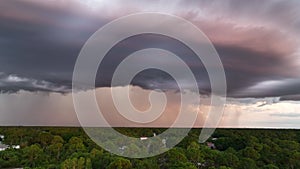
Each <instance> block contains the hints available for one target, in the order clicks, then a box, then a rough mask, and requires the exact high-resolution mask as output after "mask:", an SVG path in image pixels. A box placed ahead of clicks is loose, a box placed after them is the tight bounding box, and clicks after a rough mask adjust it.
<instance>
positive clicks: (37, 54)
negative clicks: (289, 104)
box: [0, 0, 300, 98]
mask: <svg viewBox="0 0 300 169" xmlns="http://www.w3.org/2000/svg"><path fill="white" fill-rule="evenodd" d="M121 4H122V5H121ZM166 4H168V5H166ZM170 4H172V5H170ZM1 7H2V8H1V11H0V20H1V26H0V34H1V38H0V44H1V45H0V72H3V74H5V76H4V75H2V77H3V78H1V79H0V90H1V91H2V92H16V91H19V90H28V91H50V92H61V93H65V92H68V91H70V89H71V83H72V81H71V77H72V71H73V67H74V63H75V61H76V58H77V55H78V53H79V51H80V49H81V47H82V45H83V44H84V42H85V41H86V40H87V39H88V38H89V37H90V36H91V35H92V34H93V32H95V31H96V30H97V29H98V28H100V27H101V26H103V25H104V24H106V23H108V22H109V21H111V20H113V19H115V18H117V17H119V16H122V15H124V14H130V13H134V12H143V11H157V12H165V13H170V14H174V15H178V16H181V17H183V18H186V19H187V20H189V21H191V22H192V23H194V24H195V25H196V26H198V27H199V28H200V29H201V30H202V31H203V32H204V33H205V34H206V35H207V36H208V37H209V39H210V40H211V41H212V43H213V44H214V45H215V47H216V49H217V51H218V53H219V55H220V57H221V60H222V62H223V64H224V68H225V71H226V72H225V73H226V76H227V83H228V94H229V96H231V97H274V96H282V97H284V98H292V97H285V95H295V94H299V90H298V88H299V80H300V77H299V73H298V72H299V66H300V59H299V53H300V52H299V49H300V45H299V40H298V39H299V38H298V37H299V35H300V19H299V18H300V12H299V11H300V10H299V8H300V5H299V2H298V1H279V0H276V1H271V0H267V1H263V2H262V1H251V2H250V1H237V0H226V1H205V0H202V1H189V2H186V1H176V2H175V1H172V2H166V1H156V2H148V1H131V2H130V3H127V4H125V6H124V3H121V2H119V1H110V2H106V3H100V2H97V1H96V0H91V1H87V2H85V1H81V0H77V1H72V2H67V1H56V0H51V1H47V2H40V1H34V0H30V1H26V2H25V1H14V0H4V1H2V2H1ZM254 11H255V12H254ZM146 47H158V48H163V49H167V50H170V51H171V52H173V53H175V54H178V55H179V56H180V57H181V58H182V59H183V60H184V61H185V62H186V63H187V64H188V65H189V66H190V67H191V68H192V70H193V72H194V73H195V75H196V77H197V81H198V83H199V88H200V91H202V92H203V93H208V92H209V90H210V89H209V88H210V87H209V86H210V85H209V81H208V78H207V75H206V71H205V69H204V67H203V65H202V63H201V62H199V61H196V60H195V59H193V56H192V55H193V53H192V52H191V51H190V50H189V49H187V48H186V47H185V46H184V45H182V44H181V43H180V42H178V41H176V40H174V39H170V38H168V37H162V36H155V35H142V36H137V37H132V38H129V39H127V40H124V41H122V42H121V43H119V44H117V45H116V46H115V48H114V50H112V52H111V53H109V54H108V56H107V59H106V62H105V63H104V64H103V66H102V67H101V69H102V70H103V71H102V72H104V73H102V74H101V73H99V76H98V79H97V80H96V86H97V87H107V86H110V79H111V75H112V72H113V71H114V68H115V67H116V65H118V63H119V62H120V61H121V60H122V59H123V58H124V57H126V56H127V55H128V54H130V53H132V52H134V51H137V50H140V49H143V48H146ZM153 59H155V58H154V56H153ZM170 66H172V64H170ZM173 66H174V65H173ZM99 72H101V71H100V70H99ZM132 83H133V85H138V86H141V87H143V88H147V89H156V88H159V89H164V90H174V89H176V85H174V81H173V80H172V78H171V77H170V76H168V75H166V74H164V73H162V72H159V71H145V72H142V73H141V74H140V76H138V77H136V78H135V79H134V81H133V82H132Z"/></svg>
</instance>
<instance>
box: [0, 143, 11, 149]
mask: <svg viewBox="0 0 300 169" xmlns="http://www.w3.org/2000/svg"><path fill="white" fill-rule="evenodd" d="M8 148H9V146H8V145H5V144H2V143H0V151H4V150H6V149H8Z"/></svg>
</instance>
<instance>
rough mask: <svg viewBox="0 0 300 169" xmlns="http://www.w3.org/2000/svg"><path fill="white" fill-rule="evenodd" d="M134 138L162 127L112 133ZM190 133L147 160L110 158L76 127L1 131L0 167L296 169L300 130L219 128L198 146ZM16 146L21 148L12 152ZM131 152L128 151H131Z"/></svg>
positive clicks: (194, 133)
mask: <svg viewBox="0 0 300 169" xmlns="http://www.w3.org/2000/svg"><path fill="white" fill-rule="evenodd" d="M116 130H117V131H119V132H121V133H123V134H125V135H128V136H132V137H137V138H138V137H141V136H147V137H152V136H153V133H157V134H159V133H162V132H163V131H164V130H165V129H160V128H152V129H150V128H116ZM200 131H201V129H191V131H190V132H189V134H188V136H187V137H185V138H184V139H183V140H182V141H181V142H180V143H179V144H178V145H177V146H176V147H174V148H172V149H171V150H169V151H167V152H165V153H163V154H160V155H157V156H154V157H150V158H143V159H134V158H125V157H121V156H117V155H114V154H112V153H110V152H108V151H106V150H104V149H102V148H101V147H99V146H98V145H97V144H95V143H94V142H93V141H92V140H91V139H90V138H89V137H88V136H87V135H86V134H85V132H84V131H83V129H82V128H76V127H1V128H0V135H1V136H2V137H1V138H0V141H1V142H0V143H1V144H0V145H7V146H8V148H6V149H5V150H2V151H0V168H7V169H8V168H25V169H29V168H34V169H102V168H103V169H105V168H107V169H130V168H136V169H199V168H201V169H257V168H261V169H299V168H300V144H299V143H300V130H288V129H217V130H216V131H215V132H214V134H213V135H212V137H211V138H210V139H209V140H207V142H206V143H201V144H200V143H198V137H199V133H200ZM13 145H14V146H16V145H19V146H20V147H19V148H13ZM130 153H132V152H130Z"/></svg>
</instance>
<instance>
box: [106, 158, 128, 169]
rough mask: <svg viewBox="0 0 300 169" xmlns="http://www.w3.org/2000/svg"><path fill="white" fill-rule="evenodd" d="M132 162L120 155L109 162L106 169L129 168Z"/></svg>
mask: <svg viewBox="0 0 300 169" xmlns="http://www.w3.org/2000/svg"><path fill="white" fill-rule="evenodd" d="M131 167H132V164H131V162H130V161H129V160H127V159H124V158H122V157H117V158H116V159H115V160H114V161H113V162H111V163H110V164H109V166H108V167H107V168H108V169H130V168H131Z"/></svg>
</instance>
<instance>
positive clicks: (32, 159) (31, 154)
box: [23, 144, 44, 167]
mask: <svg viewBox="0 0 300 169" xmlns="http://www.w3.org/2000/svg"><path fill="white" fill-rule="evenodd" d="M43 156H44V155H43V149H42V148H41V147H40V146H39V145H38V144H34V145H31V146H29V147H25V148H24V149H23V157H24V159H26V160H24V162H25V165H26V166H29V167H36V166H37V165H40V164H41V163H42V160H43Z"/></svg>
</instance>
